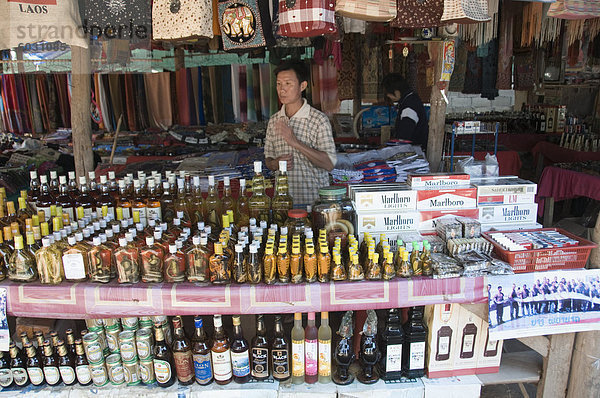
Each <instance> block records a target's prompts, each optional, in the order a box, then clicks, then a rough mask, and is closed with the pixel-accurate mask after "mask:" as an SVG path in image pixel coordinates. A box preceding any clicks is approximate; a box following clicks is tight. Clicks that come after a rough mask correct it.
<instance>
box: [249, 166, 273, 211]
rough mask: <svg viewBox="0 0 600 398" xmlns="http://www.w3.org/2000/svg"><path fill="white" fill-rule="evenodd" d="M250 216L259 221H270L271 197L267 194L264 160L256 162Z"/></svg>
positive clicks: (250, 200)
mask: <svg viewBox="0 0 600 398" xmlns="http://www.w3.org/2000/svg"><path fill="white" fill-rule="evenodd" d="M248 207H249V209H250V217H252V218H255V219H256V220H257V221H266V222H267V223H268V222H269V212H270V210H271V199H270V198H269V197H268V196H267V195H266V194H265V179H264V177H263V174H262V162H261V161H256V162H254V177H253V178H252V196H251V197H250V199H249V201H248Z"/></svg>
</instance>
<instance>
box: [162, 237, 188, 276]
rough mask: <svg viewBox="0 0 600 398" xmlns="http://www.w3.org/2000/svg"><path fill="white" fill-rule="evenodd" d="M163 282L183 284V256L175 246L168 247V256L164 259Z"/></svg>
mask: <svg viewBox="0 0 600 398" xmlns="http://www.w3.org/2000/svg"><path fill="white" fill-rule="evenodd" d="M164 264H165V265H164V278H165V279H164V280H165V282H170V283H177V282H185V254H183V252H182V251H180V250H178V249H177V245H176V244H175V245H169V254H167V255H166V256H165V259H164Z"/></svg>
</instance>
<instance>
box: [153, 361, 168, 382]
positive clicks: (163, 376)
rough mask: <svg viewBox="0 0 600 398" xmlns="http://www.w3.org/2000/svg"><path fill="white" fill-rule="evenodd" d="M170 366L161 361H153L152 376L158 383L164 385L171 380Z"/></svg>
mask: <svg viewBox="0 0 600 398" xmlns="http://www.w3.org/2000/svg"><path fill="white" fill-rule="evenodd" d="M171 374H172V370H171V364H170V363H169V362H167V361H163V360H161V359H156V358H155V359H154V375H155V376H156V381H158V382H159V383H162V384H164V383H166V382H168V381H169V380H170V379H171Z"/></svg>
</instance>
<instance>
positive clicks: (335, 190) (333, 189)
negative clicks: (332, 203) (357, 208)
mask: <svg viewBox="0 0 600 398" xmlns="http://www.w3.org/2000/svg"><path fill="white" fill-rule="evenodd" d="M344 195H346V188H344V187H337V186H335V185H330V186H328V187H323V188H319V196H344Z"/></svg>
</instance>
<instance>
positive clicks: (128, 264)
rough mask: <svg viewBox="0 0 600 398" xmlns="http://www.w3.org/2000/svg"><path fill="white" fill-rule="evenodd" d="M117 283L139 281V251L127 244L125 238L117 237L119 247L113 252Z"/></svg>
mask: <svg viewBox="0 0 600 398" xmlns="http://www.w3.org/2000/svg"><path fill="white" fill-rule="evenodd" d="M113 256H114V259H115V266H116V268H117V276H118V280H119V283H138V282H139V281H140V268H139V251H138V248H137V247H136V246H134V245H129V244H128V243H127V239H126V238H119V247H118V248H117V249H116V250H115V251H114V253H113Z"/></svg>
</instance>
